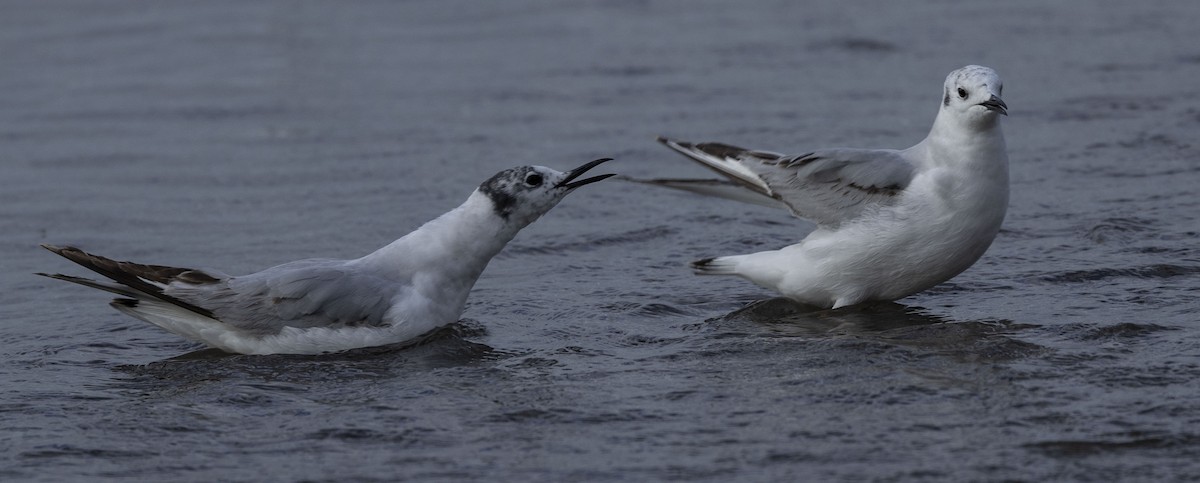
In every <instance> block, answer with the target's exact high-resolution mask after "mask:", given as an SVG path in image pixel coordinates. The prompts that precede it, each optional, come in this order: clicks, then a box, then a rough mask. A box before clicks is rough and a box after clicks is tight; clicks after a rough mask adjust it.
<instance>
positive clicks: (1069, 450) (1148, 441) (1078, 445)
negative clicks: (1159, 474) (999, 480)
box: [1025, 433, 1200, 456]
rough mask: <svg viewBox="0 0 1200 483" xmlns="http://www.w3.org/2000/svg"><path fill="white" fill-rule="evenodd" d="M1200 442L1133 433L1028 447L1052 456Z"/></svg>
mask: <svg viewBox="0 0 1200 483" xmlns="http://www.w3.org/2000/svg"><path fill="white" fill-rule="evenodd" d="M1197 443H1200V437H1197V436H1195V435H1171V434H1158V435H1156V434H1145V433H1131V434H1124V435H1113V436H1112V437H1110V438H1105V439H1097V440H1055V441H1042V442H1039V443H1030V444H1027V445H1025V447H1027V448H1031V449H1034V450H1039V451H1042V452H1044V453H1047V454H1050V455H1052V456H1093V455H1097V454H1105V453H1116V452H1124V451H1138V450H1157V449H1167V448H1177V447H1185V446H1191V445H1194V444H1197Z"/></svg>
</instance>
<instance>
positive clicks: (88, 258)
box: [42, 245, 221, 318]
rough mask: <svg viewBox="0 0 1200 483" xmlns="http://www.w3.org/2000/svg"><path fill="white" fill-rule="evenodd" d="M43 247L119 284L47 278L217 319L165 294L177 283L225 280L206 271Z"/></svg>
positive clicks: (61, 276)
mask: <svg viewBox="0 0 1200 483" xmlns="http://www.w3.org/2000/svg"><path fill="white" fill-rule="evenodd" d="M42 248H45V249H47V250H50V251H52V252H54V253H56V254H58V255H60V256H62V257H64V258H66V259H68V260H70V261H72V262H75V263H78V264H79V265H81V266H83V267H84V268H87V269H89V270H91V271H93V272H96V273H99V274H100V275H104V276H105V277H108V278H110V279H112V281H114V282H116V284H108V283H103V282H97V281H94V280H89V279H86V278H80V277H71V276H67V275H57V276H56V275H48V274H42V275H44V276H47V277H50V278H54V279H58V280H64V281H67V282H72V283H77V284H80V285H84V286H87V287H92V288H96V289H100V290H104V291H106V292H113V293H116V294H119V295H124V296H126V297H130V298H134V299H142V300H146V299H148V298H151V297H152V298H154V299H158V300H161V301H163V302H166V303H169V304H173V305H176V306H179V307H182V308H184V309H187V310H190V311H192V312H195V313H197V314H200V315H202V316H205V317H209V318H214V315H213V313H212V311H211V310H208V309H206V308H203V307H198V306H196V305H193V304H190V303H188V302H185V301H183V300H180V299H177V298H175V297H172V296H170V295H167V294H166V293H164V292H163V287H165V286H167V285H168V284H170V283H171V282H173V281H176V280H178V281H183V282H187V283H192V284H211V283H217V282H220V281H221V280H220V279H218V278H216V277H213V276H212V275H209V274H207V273H205V272H202V271H199V270H194V269H190V268H178V267H167V266H163V265H144V264H140V263H133V262H122V261H117V260H112V259H109V258H105V257H102V256H99V255H93V254H91V253H87V252H85V251H83V250H80V249H78V248H75V247H59V246H54V245H42Z"/></svg>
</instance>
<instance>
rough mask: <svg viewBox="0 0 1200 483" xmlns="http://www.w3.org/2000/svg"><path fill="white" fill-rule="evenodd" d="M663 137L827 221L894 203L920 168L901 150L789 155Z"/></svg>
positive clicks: (799, 211) (804, 214)
mask: <svg viewBox="0 0 1200 483" xmlns="http://www.w3.org/2000/svg"><path fill="white" fill-rule="evenodd" d="M659 142H662V143H663V144H665V145H666V146H667V147H670V148H671V149H673V150H675V151H677V152H679V153H681V154H683V155H685V156H687V157H688V158H691V159H692V160H694V161H696V162H699V163H700V164H702V165H704V166H705V167H707V168H709V169H712V170H714V171H716V172H718V173H720V174H721V175H723V176H725V177H727V178H728V179H729V180H730V181H732V182H733V183H735V184H737V185H740V186H742V187H744V188H747V189H749V190H751V191H753V192H754V193H757V194H758V195H759V196H761V197H763V198H766V199H770V200H773V201H776V202H778V203H782V204H783V205H785V206H786V207H787V208H788V209H789V210H790V211H791V212H792V213H793V214H794V215H796V216H798V217H801V218H805V219H808V220H812V221H813V222H816V223H817V224H818V225H821V226H826V227H836V226H838V225H840V224H842V223H844V222H846V221H849V220H852V219H854V218H857V217H858V216H859V215H860V214H861V213H862V212H863V211H864V210H866V209H867V208H868V207H872V206H885V205H890V204H894V203H895V202H896V200H897V198H898V197H899V195H900V193H901V192H902V191H904V189H905V188H906V187H908V184H909V183H910V182H912V179H913V176H915V174H916V167H915V166H914V165H913V164H912V163H911V162H909V161H908V160H907V159H905V158H904V156H903V155H901V153H900V151H896V150H885V149H878V150H876V149H841V148H839V149H823V150H820V151H813V152H811V153H807V154H801V155H798V156H785V155H782V154H778V153H772V152H767V151H756V150H749V149H743V148H739V147H737V146H731V145H728V144H720V143H701V144H692V143H686V142H678V141H673V140H670V139H665V138H659ZM664 185H666V186H670V185H669V184H664ZM684 189H686V188H684ZM693 191H696V190H693ZM726 197H731V196H726ZM743 201H744V200H743ZM760 204H769V203H766V202H765V201H764V203H760Z"/></svg>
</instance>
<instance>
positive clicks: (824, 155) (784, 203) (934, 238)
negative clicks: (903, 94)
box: [650, 65, 1008, 308]
mask: <svg viewBox="0 0 1200 483" xmlns="http://www.w3.org/2000/svg"><path fill="white" fill-rule="evenodd" d="M1001 93H1002V84H1001V82H1000V78H999V76H998V75H996V73H995V72H994V71H992V69H989V68H987V67H981V66H975V65H971V66H966V67H963V68H961V69H958V70H955V71H954V72H951V73H950V75H949V76H947V77H946V81H945V84H944V86H943V92H942V98H941V103H940V107H939V110H938V113H937V117H936V118H935V119H934V122H933V127H932V128H931V129H930V131H929V134H928V136H926V137H925V139H923V140H922V141H921V142H919V143H917V144H916V145H915V146H912V147H910V148H908V149H903V150H891V149H848V148H835V149H822V150H817V151H813V152H809V153H806V154H801V155H795V156H787V155H782V154H778V153H772V152H766V151H756V150H747V149H742V148H738V147H735V146H730V145H725V144H719V143H704V144H692V143H685V142H679V141H673V140H670V139H665V138H660V139H659V141H660V142H662V143H663V144H665V145H666V146H668V147H670V148H671V149H673V150H675V151H677V152H679V153H682V154H684V155H686V156H687V157H689V158H691V159H693V160H695V161H697V162H699V163H700V164H702V165H704V166H706V167H708V168H710V169H713V170H714V171H716V172H718V173H720V174H722V175H724V176H725V177H726V178H727V180H726V181H719V182H715V181H709V180H652V181H650V182H651V183H655V184H659V185H663V186H667V187H673V188H679V189H684V190H689V191H694V192H699V193H702V194H708V195H715V196H720V197H725V198H731V199H736V200H739V201H746V202H751V203H758V204H763V205H768V206H775V207H779V208H783V209H787V210H789V211H791V212H792V213H793V214H794V215H796V216H798V217H801V218H806V219H809V220H811V221H813V222H815V223H816V225H817V228H816V230H815V231H812V232H811V233H810V234H809V235H808V236H807V237H805V238H803V239H802V240H801V241H800V242H798V243H796V244H794V245H790V246H787V247H784V248H781V249H779V250H769V251H763V252H758V253H752V254H747V255H734V256H724V257H717V258H708V259H703V260H699V261H696V262H693V263H692V267H693V269H694V270H695V271H696V273H698V274H703V275H736V276H740V277H743V278H745V279H748V280H750V281H751V282H754V283H756V284H759V285H761V286H763V287H767V288H770V289H773V290H776V291H778V292H779V293H780V294H782V295H783V296H785V297H787V298H790V299H793V300H795V301H798V302H801V303H805V304H810V305H815V306H820V307H826V308H830V307H831V308H839V307H845V306H848V305H854V304H858V303H862V302H868V301H887V300H896V299H899V298H903V297H905V296H908V295H911V294H913V293H916V292H920V291H922V290H925V289H928V288H930V287H933V286H934V285H937V284H939V283H942V282H944V281H946V280H948V279H950V278H952V277H954V276H955V275H957V274H959V273H961V272H962V271H963V270H966V269H967V268H968V267H970V266H971V265H972V264H973V263H975V261H976V260H978V259H979V257H980V256H982V255H983V253H984V252H985V251H986V250H987V248H988V247H989V246H990V245H991V243H992V240H993V239H994V238H995V236H996V233H997V232H998V231H999V230H1000V225H1001V222H1003V220H1004V215H1005V211H1006V209H1007V206H1008V154H1007V149H1006V146H1005V142H1004V134H1003V132H1002V130H1001V127H1000V116H1001V115H1006V114H1007V105H1006V104H1005V103H1004V101H1003V100H1002V99H1001Z"/></svg>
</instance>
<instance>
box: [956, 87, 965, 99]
mask: <svg viewBox="0 0 1200 483" xmlns="http://www.w3.org/2000/svg"><path fill="white" fill-rule="evenodd" d="M958 98H959V99H966V98H967V90H966V89H963V88H961V87H959V88H958Z"/></svg>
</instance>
